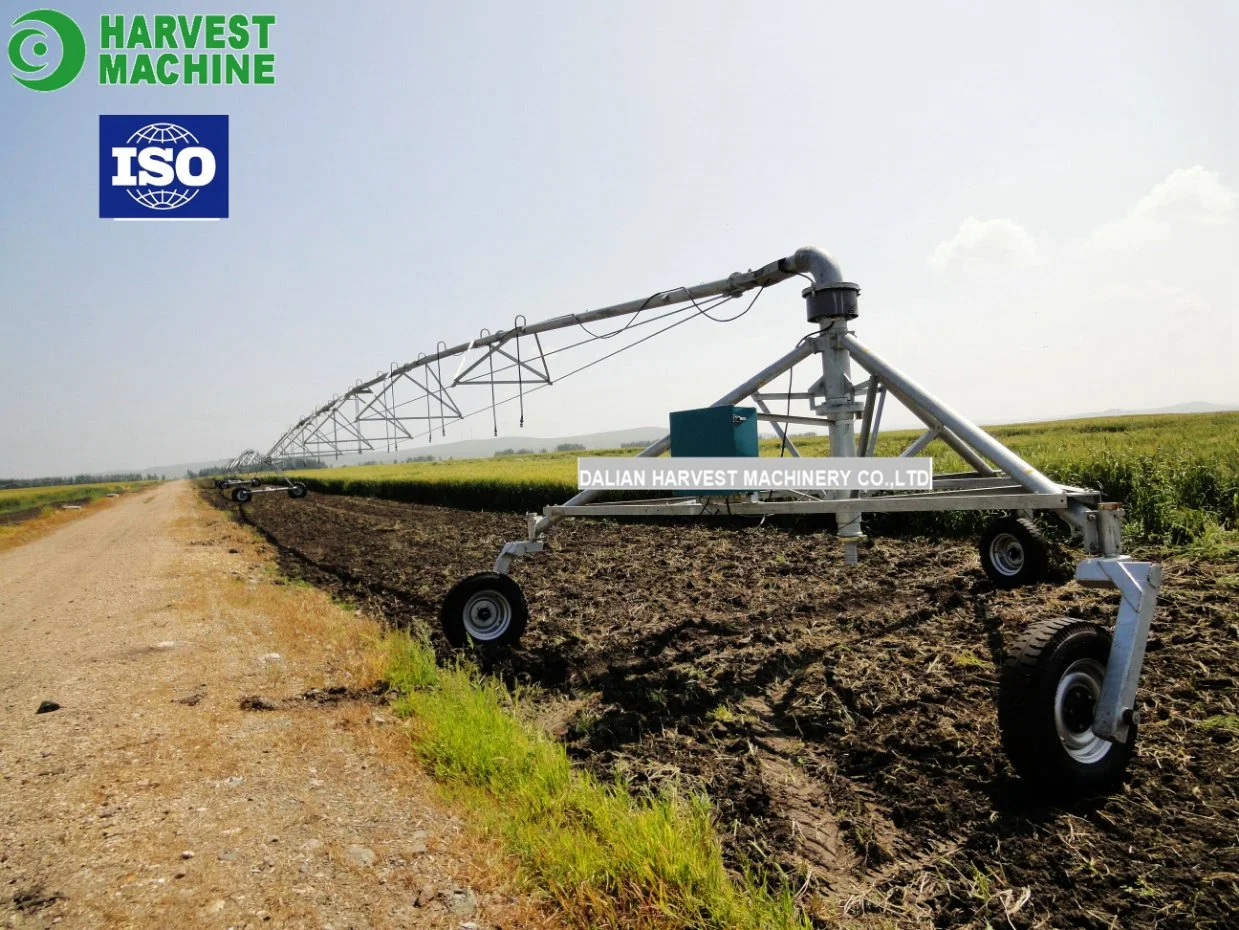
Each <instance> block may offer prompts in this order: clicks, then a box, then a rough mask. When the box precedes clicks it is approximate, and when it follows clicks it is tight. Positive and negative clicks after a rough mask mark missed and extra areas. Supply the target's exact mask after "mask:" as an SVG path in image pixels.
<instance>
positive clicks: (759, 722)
mask: <svg viewBox="0 0 1239 930" xmlns="http://www.w3.org/2000/svg"><path fill="white" fill-rule="evenodd" d="M209 494H210V496H212V497H213V498H215V499H216V500H217V502H218V503H220V504H221V506H229V507H235V506H236V505H234V504H225V503H224V502H223V501H222V500H221V499H219V497H218V495H216V494H215V492H213V491H212V492H209ZM244 514H245V518H246V519H248V520H249V521H250V522H252V523H253V524H254V525H255V526H256V527H258V528H259V529H260V530H261V531H262V532H263V533H264V534H266V535H267V536H268V537H269V538H270V539H271V540H273V541H274V542H275V543H276V544H278V546H279V547H280V550H281V552H282V553H283V556H284V559H285V561H286V565H285V567H286V569H287V570H289V571H290V572H293V573H296V574H299V575H301V576H303V577H305V578H306V579H307V580H309V581H312V582H314V583H316V584H320V585H324V586H327V587H329V588H331V589H333V590H335V591H337V592H339V593H340V594H342V595H345V596H348V597H350V598H352V599H354V600H357V601H359V602H361V603H362V604H364V605H367V606H368V607H369V608H371V609H373V610H375V611H378V612H381V614H382V615H383V616H384V617H385V618H386V619H387V620H389V621H390V622H391V623H393V624H400V625H407V626H412V627H415V628H420V629H424V630H426V631H428V632H429V633H430V635H431V636H432V637H433V638H435V641H436V642H437V643H438V644H439V645H440V647H441V648H442V649H443V651H444V653H445V655H446V651H447V650H446V645H445V644H444V643H443V641H442V638H441V637H439V636H438V633H437V630H436V629H435V626H436V623H437V620H436V617H437V613H438V607H439V603H440V601H441V599H442V597H443V596H444V594H445V593H446V592H447V590H448V589H449V588H450V587H451V586H452V584H453V583H455V582H456V581H457V580H459V579H460V578H461V577H463V576H464V575H466V574H469V573H471V572H474V571H479V570H485V569H488V568H489V567H490V565H491V563H492V562H493V560H494V557H495V554H496V553H497V552H498V550H499V548H500V546H501V545H502V543H503V542H504V540H506V539H516V538H521V537H522V536H523V520H521V519H520V518H519V517H517V516H513V515H511V514H494V513H474V512H466V511H461V510H449V509H441V508H435V507H424V506H414V505H407V504H398V503H391V502H385V501H375V500H367V499H359V498H346V497H325V496H320V495H312V496H311V497H310V498H309V499H307V500H303V501H293V500H289V499H287V498H286V497H285V496H284V495H260V496H259V497H258V498H257V499H256V500H255V501H254V502H253V503H251V504H248V505H246V506H245V507H244ZM548 549H549V550H550V551H548V552H546V553H544V554H541V555H536V556H532V557H529V558H527V559H524V560H520V561H518V562H517V563H516V564H515V566H514V568H513V576H514V577H515V578H516V580H517V581H519V582H520V583H521V585H522V586H523V587H524V590H525V593H526V595H527V597H528V599H529V602H530V605H531V615H532V616H531V621H530V626H529V630H528V632H527V633H526V635H525V638H524V640H523V642H522V644H521V647H520V648H519V649H518V650H516V651H515V652H512V653H509V654H507V655H505V656H492V657H485V656H483V657H482V661H483V663H484V664H485V665H486V666H487V667H488V669H489V670H491V671H493V672H494V673H496V674H499V675H503V676H504V677H506V678H507V679H509V680H510V681H512V682H514V683H522V684H526V685H532V686H535V687H534V694H535V695H536V697H535V700H534V707H535V708H536V709H537V713H538V714H539V716H540V718H541V719H542V720H543V722H544V723H545V724H546V725H547V726H548V727H549V728H550V729H551V730H552V731H554V732H555V733H556V734H557V735H558V736H560V737H561V738H562V739H563V740H564V741H565V742H566V744H567V745H568V746H569V749H570V751H571V753H572V754H573V755H574V757H575V758H577V759H578V760H579V761H580V762H581V763H582V764H583V765H586V766H588V767H589V768H591V769H593V770H595V771H596V772H598V773H599V774H600V775H602V776H603V777H606V778H613V777H615V775H616V773H619V775H620V776H622V777H623V778H625V779H627V780H628V781H629V783H631V784H632V785H633V786H634V788H639V787H640V786H645V785H664V784H675V785H678V786H679V787H680V789H681V790H690V791H704V792H706V793H707V794H708V795H709V796H710V798H711V799H712V801H713V803H714V806H715V810H716V812H717V817H718V823H719V829H720V832H721V833H722V834H723V836H724V842H725V844H726V849H727V854H728V856H729V857H730V860H731V862H732V863H733V864H734V865H735V866H736V867H737V868H742V867H744V866H745V865H748V864H758V865H762V866H766V867H769V866H778V867H779V868H781V869H782V870H784V872H785V873H786V874H787V875H788V876H789V878H790V879H791V880H792V881H793V882H794V883H795V884H796V886H797V887H798V888H800V887H803V889H804V890H803V893H802V900H803V901H804V903H805V907H806V910H807V911H808V912H810V913H812V914H814V915H815V916H816V917H820V918H821V919H822V921H823V925H826V924H827V923H830V924H831V925H835V924H834V922H835V921H837V920H840V919H842V921H843V922H844V925H845V926H857V927H871V926H872V927H882V926H897V927H922V926H941V927H955V926H976V927H983V926H994V927H1006V926H1010V927H1014V928H1025V927H1098V928H1100V927H1123V928H1133V927H1141V928H1144V927H1184V928H1186V927H1195V928H1204V927H1236V926H1239V798H1237V797H1236V792H1237V790H1239V701H1237V699H1236V684H1237V679H1239V567H1237V566H1236V565H1234V564H1233V563H1228V564H1222V563H1210V562H1207V561H1204V562H1202V561H1194V560H1189V559H1186V558H1183V557H1175V556H1173V555H1172V554H1170V553H1164V552H1163V553H1145V554H1146V555H1152V556H1154V557H1159V558H1161V559H1163V561H1164V566H1165V570H1166V578H1165V581H1164V584H1163V589H1162V590H1163V595H1162V599H1161V602H1160V605H1159V610H1158V614H1157V617H1156V620H1155V627H1154V635H1153V638H1152V641H1151V642H1150V645H1149V652H1148V657H1147V662H1146V668H1145V674H1144V679H1143V688H1142V692H1141V705H1140V709H1141V715H1142V717H1141V720H1142V726H1141V733H1140V742H1139V746H1138V750H1137V753H1138V754H1137V759H1136V761H1135V763H1134V765H1133V770H1132V774H1131V777H1130V778H1129V780H1128V783H1127V784H1126V785H1125V787H1124V788H1123V790H1122V791H1121V792H1119V793H1116V794H1114V795H1113V796H1110V797H1107V798H1103V799H1098V800H1093V801H1088V802H1080V803H1078V804H1075V805H1073V806H1068V807H1057V806H1045V805H1043V804H1041V803H1039V802H1037V801H1036V800H1035V799H1034V796H1033V795H1032V794H1031V793H1030V792H1029V791H1028V790H1027V787H1026V786H1025V785H1023V784H1022V783H1021V782H1020V781H1019V780H1018V779H1016V778H1015V776H1014V775H1013V773H1012V772H1011V770H1010V767H1009V766H1008V764H1007V762H1006V760H1005V758H1004V756H1003V754H1002V750H1001V747H1000V745H999V736H998V731H997V725H996V720H995V712H994V698H995V694H996V690H997V683H998V672H999V667H1000V665H1001V662H1002V659H1003V657H1004V648H1005V647H1006V646H1007V645H1008V644H1010V643H1012V642H1013V641H1014V639H1015V638H1016V636H1017V635H1018V633H1019V632H1020V631H1021V630H1022V629H1023V628H1024V627H1025V626H1026V625H1027V624H1028V623H1030V622H1033V621H1035V620H1039V619H1043V618H1048V617H1056V616H1064V615H1070V616H1073V617H1079V618H1082V619H1088V620H1094V621H1098V622H1101V623H1103V624H1110V623H1112V622H1113V618H1114V615H1115V611H1116V609H1117V594H1114V593H1110V592H1105V591H1096V590H1086V589H1084V588H1081V587H1080V586H1078V585H1076V584H1075V583H1074V582H1071V581H1070V580H1067V578H1068V577H1069V576H1067V575H1065V574H1064V575H1062V576H1061V577H1060V578H1058V579H1057V580H1056V581H1054V582H1052V583H1047V584H1043V585H1039V586H1036V587H1033V588H1026V589H1022V590H1020V591H1015V592H1007V591H999V590H995V589H994V587H993V586H992V585H991V584H990V583H989V582H988V580H986V578H985V576H984V575H983V574H982V572H981V569H980V565H979V563H978V560H977V556H976V553H975V549H974V547H973V546H970V545H965V544H962V543H959V542H951V541H947V542H942V541H936V540H925V539H878V540H875V541H874V542H873V544H872V546H871V547H870V548H867V549H865V550H863V551H862V554H861V555H862V564H861V565H860V566H858V567H855V568H849V567H847V566H845V565H844V564H843V562H842V559H841V553H840V551H839V549H838V545H837V542H836V540H834V539H833V537H830V536H828V535H825V534H824V533H822V532H820V531H813V530H806V529H804V528H803V527H802V528H799V529H791V528H786V527H780V526H773V525H769V524H767V525H765V526H757V525H754V524H747V525H745V524H736V525H729V526H719V525H718V524H714V523H706V522H696V523H690V522H686V523H678V524H673V525H652V524H639V525H634V524H620V523H612V522H585V521H573V522H569V523H567V524H564V525H562V526H561V527H559V528H557V530H556V532H555V533H554V534H553V535H552V542H551V543H550V545H549V546H548ZM849 921H850V923H849Z"/></svg>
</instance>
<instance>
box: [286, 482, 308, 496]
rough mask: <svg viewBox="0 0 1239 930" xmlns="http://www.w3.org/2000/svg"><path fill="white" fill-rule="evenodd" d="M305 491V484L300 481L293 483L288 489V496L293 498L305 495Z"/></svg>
mask: <svg viewBox="0 0 1239 930" xmlns="http://www.w3.org/2000/svg"><path fill="white" fill-rule="evenodd" d="M307 493H308V491H307V490H306V486H305V485H304V484H301V483H300V482H297V483H295V484H294V485H293V486H292V487H290V488H289V489H288V496H289V497H291V498H293V499H294V500H296V499H298V498H302V497H305V496H306V494H307Z"/></svg>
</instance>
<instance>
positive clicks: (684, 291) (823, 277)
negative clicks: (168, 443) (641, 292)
mask: <svg viewBox="0 0 1239 930" xmlns="http://www.w3.org/2000/svg"><path fill="white" fill-rule="evenodd" d="M801 274H803V275H808V276H810V277H811V279H812V281H813V283H814V284H815V285H816V286H818V287H825V286H829V285H832V284H841V283H843V275H842V273H841V272H840V271H839V267H838V265H836V264H835V262H834V260H833V259H831V258H830V256H828V255H827V254H826V253H825V252H822V251H821V250H819V249H814V248H803V249H799V250H798V251H797V252H796V253H795V254H793V255H790V256H788V257H786V258H780V259H779V260H778V261H774V262H770V263H769V264H768V265H763V266H762V267H761V268H758V269H756V270H752V271H743V272H739V271H738V272H735V273H733V274H730V275H728V276H727V277H726V278H720V279H718V280H717V281H709V282H706V283H704V284H697V285H694V286H693V287H678V288H672V289H671V290H668V291H660V292H659V293H657V294H652V295H650V296H649V297H644V298H638V299H635V300H628V301H624V302H623V303H618V304H612V305H611V306H608V307H600V308H599V309H597V310H589V311H586V312H584V313H569V314H566V315H564V316H557V317H552V318H551V319H549V320H543V321H541V322H540V323H530V324H526V325H523V326H517V327H514V328H512V329H509V330H501V331H499V332H497V333H491V334H488V335H485V336H479V337H477V338H476V339H472V340H470V341H469V342H462V343H460V344H459V345H455V346H449V347H448V348H445V349H440V350H439V351H437V352H434V353H432V354H430V355H426V356H423V357H422V358H420V359H417V360H416V361H413V362H409V363H408V364H405V365H401V366H399V367H398V368H396V369H395V370H394V371H393V372H392V373H391V376H394V375H397V374H403V373H404V372H406V371H412V370H413V369H415V368H421V367H424V366H426V365H429V364H432V363H434V362H437V361H439V360H440V359H446V358H452V357H455V356H457V355H461V354H462V353H467V352H469V351H471V350H473V349H475V348H489V347H490V346H492V345H496V344H499V345H502V344H503V343H505V342H507V341H508V340H510V339H514V338H521V337H524V336H536V335H538V334H540V333H549V332H552V331H553V330H557V329H566V328H568V327H570V326H579V325H580V324H582V323H594V322H597V321H599V320H610V319H614V318H616V317H621V316H629V315H631V314H634V313H641V312H642V311H645V310H651V309H655V308H658V307H670V306H675V305H677V304H686V303H694V302H695V301H698V300H703V299H706V298H709V297H717V296H720V295H726V296H729V297H738V296H739V295H741V294H743V293H745V292H746V291H750V290H752V289H753V288H755V287H769V286H770V285H772V284H778V283H779V282H780V281H786V280H787V279H788V278H791V277H794V276H795V275H801ZM387 377H389V376H388V375H384V376H382V377H379V378H374V379H372V380H370V381H366V382H363V383H362V384H360V385H357V386H356V387H354V388H353V389H352V390H351V391H350V392H349V393H358V392H360V391H361V390H362V389H366V388H371V387H373V386H374V385H376V384H379V383H381V382H382V381H383V380H384V379H385V378H387ZM455 381H456V379H455V378H454V379H453V383H455ZM346 396H347V395H346Z"/></svg>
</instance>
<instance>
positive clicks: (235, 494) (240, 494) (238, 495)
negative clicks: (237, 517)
mask: <svg viewBox="0 0 1239 930" xmlns="http://www.w3.org/2000/svg"><path fill="white" fill-rule="evenodd" d="M253 496H254V494H253V492H251V491H250V489H249V488H247V487H244V486H242V487H239V488H233V489H232V499H233V500H234V501H236V502H237V503H238V504H244V503H245V502H246V501H248V500H249V499H250V498H251V497H253Z"/></svg>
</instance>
